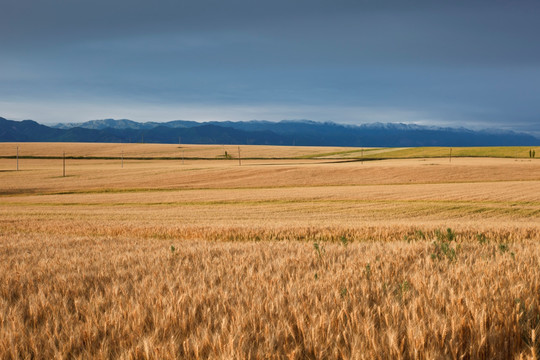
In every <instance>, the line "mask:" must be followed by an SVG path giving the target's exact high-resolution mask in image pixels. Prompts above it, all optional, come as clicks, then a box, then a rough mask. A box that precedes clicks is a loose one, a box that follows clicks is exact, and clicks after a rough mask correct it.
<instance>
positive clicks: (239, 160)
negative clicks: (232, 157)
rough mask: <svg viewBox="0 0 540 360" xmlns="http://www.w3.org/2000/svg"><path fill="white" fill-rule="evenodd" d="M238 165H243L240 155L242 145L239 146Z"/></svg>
mask: <svg viewBox="0 0 540 360" xmlns="http://www.w3.org/2000/svg"><path fill="white" fill-rule="evenodd" d="M238 166H242V158H241V157H240V146H239V147H238Z"/></svg>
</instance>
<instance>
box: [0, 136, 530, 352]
mask: <svg viewBox="0 0 540 360" xmlns="http://www.w3.org/2000/svg"><path fill="white" fill-rule="evenodd" d="M61 145H63V144H61ZM40 146H41V147H38V146H37V145H36V151H38V152H41V155H44V154H46V153H47V151H50V152H51V153H52V152H55V151H57V150H58V149H57V148H55V147H54V146H60V145H59V144H55V145H53V146H52V147H51V148H48V147H47V145H45V144H41V145H40ZM115 146H118V148H117V149H122V148H123V145H120V144H117V145H115ZM168 147H173V145H167V146H163V147H162V146H161V145H148V146H146V145H133V150H132V151H133V153H132V154H140V153H141V149H143V148H144V149H145V151H148V149H153V150H152V151H154V153H153V155H152V156H162V157H166V155H163V154H164V153H166V152H167V151H170V149H169V148H168ZM175 147H176V145H175ZM218 148H219V147H218ZM73 149H78V151H80V153H81V154H83V156H94V157H96V156H109V155H103V153H100V151H102V150H99V149H100V148H99V144H98V145H96V144H92V145H80V144H73ZM110 149H111V147H108V148H106V149H104V150H103V151H105V150H106V151H110ZM220 149H221V150H220V151H222V150H223V147H221V148H220ZM217 150H219V149H217V148H215V149H213V148H212V147H200V148H197V151H199V152H200V153H203V152H204V151H209V152H211V151H217ZM252 150H253V153H254V154H255V153H258V152H260V153H261V154H264V153H265V151H268V148H267V147H260V148H257V147H253V148H252ZM272 150H274V149H273V148H272ZM279 150H280V151H281V152H282V154H288V153H291V154H296V155H295V156H299V155H301V154H302V153H301V151H304V153H303V154H304V155H309V154H306V153H305V151H306V150H305V149H297V148H290V149H288V148H280V149H279ZM315 150H317V151H319V150H321V149H313V151H315ZM331 150H333V151H337V149H324V151H327V152H330V151H331ZM126 153H128V151H127V150H126ZM311 154H313V153H311ZM138 156H140V155H138ZM201 157H202V156H201ZM261 157H264V156H261ZM266 157H270V156H266ZM14 161H15V160H14V159H0V166H1V167H2V169H5V170H4V171H2V172H0V358H6V359H18V358H43V359H45V358H47V359H48V358H102V359H108V358H124V359H139V358H140V359H150V358H155V359H167V358H171V359H172V358H292V359H303V358H357V359H377V358H380V359H383V358H403V359H412V358H415V359H439V358H441V359H444V358H466V359H467V358H468V359H507V358H530V359H534V358H537V357H538V355H539V351H540V350H539V345H538V332H539V331H540V310H539V309H540V280H539V279H540V276H539V275H540V274H539V271H540V270H539V269H540V267H539V265H540V264H539V259H540V250H539V248H538V245H537V244H538V240H540V162H538V161H516V160H511V159H456V160H453V161H452V163H449V162H448V161H447V160H444V159H436V160H428V161H424V160H422V159H420V160H391V161H380V162H365V163H363V164H362V163H359V162H352V163H333V162H329V161H328V160H325V161H320V160H309V161H306V160H287V161H283V160H280V161H278V160H249V161H246V162H244V163H243V164H242V166H238V163H235V162H234V161H227V160H213V161H199V160H192V159H191V160H188V161H185V163H184V164H182V162H181V161H177V160H129V161H125V162H124V168H121V167H120V165H121V164H120V162H119V161H118V160H87V159H68V162H67V175H68V176H67V177H62V176H61V174H62V172H61V171H62V168H61V166H62V163H61V159H49V160H44V159H21V160H20V169H21V171H13V165H14ZM448 227H450V228H452V230H451V231H450V233H447V230H446V228H448ZM441 230H442V232H441ZM448 234H451V236H450V235H448ZM447 237H451V240H448V239H447Z"/></svg>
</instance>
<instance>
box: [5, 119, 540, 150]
mask: <svg viewBox="0 0 540 360" xmlns="http://www.w3.org/2000/svg"><path fill="white" fill-rule="evenodd" d="M0 141H3V142H6V141H18V142H24V141H43V142H45V141H51V142H52V141H74V142H148V143H178V142H181V143H184V144H239V145H242V144H252V145H303V146H354V147H360V146H384V147H393V146H394V147H401V146H519V145H523V146H530V145H540V139H538V138H536V137H534V136H532V135H529V134H524V133H516V132H512V131H501V130H484V131H473V130H469V129H465V128H442V127H433V126H420V125H415V124H394V123H385V124H383V123H373V124H364V125H359V126H355V125H341V124H336V123H331V122H325V123H320V122H314V121H309V120H284V121H280V122H270V121H239V122H233V121H226V122H217V121H211V122H204V123H199V122H196V121H186V120H176V121H170V122H165V123H159V122H145V123H139V122H135V121H131V120H126V119H122V120H113V119H105V120H93V121H88V122H85V123H78V124H77V123H68V124H57V125H54V126H51V127H49V126H45V125H41V124H38V123H37V122H35V121H32V120H25V121H10V120H6V119H4V118H0Z"/></svg>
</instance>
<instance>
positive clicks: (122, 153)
mask: <svg viewBox="0 0 540 360" xmlns="http://www.w3.org/2000/svg"><path fill="white" fill-rule="evenodd" d="M123 168H124V150H122V169H123Z"/></svg>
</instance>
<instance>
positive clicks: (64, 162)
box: [62, 151, 66, 177]
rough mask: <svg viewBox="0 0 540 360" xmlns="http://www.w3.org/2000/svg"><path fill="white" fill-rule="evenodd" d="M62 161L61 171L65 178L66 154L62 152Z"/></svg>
mask: <svg viewBox="0 0 540 360" xmlns="http://www.w3.org/2000/svg"><path fill="white" fill-rule="evenodd" d="M62 159H63V164H64V166H63V167H62V169H63V171H62V176H63V177H65V176H66V152H65V151H64V154H63V155H62Z"/></svg>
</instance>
